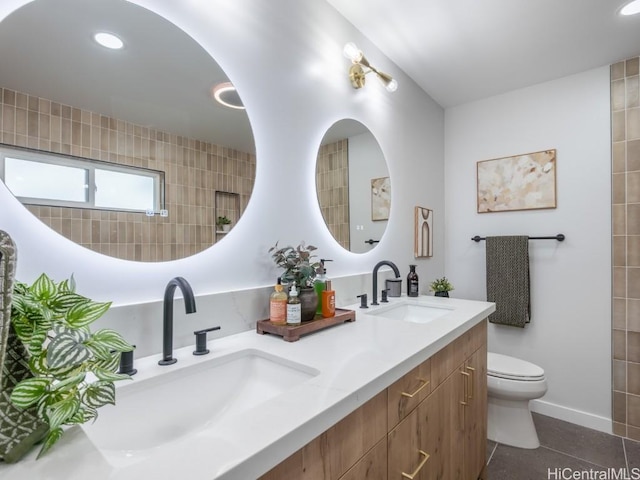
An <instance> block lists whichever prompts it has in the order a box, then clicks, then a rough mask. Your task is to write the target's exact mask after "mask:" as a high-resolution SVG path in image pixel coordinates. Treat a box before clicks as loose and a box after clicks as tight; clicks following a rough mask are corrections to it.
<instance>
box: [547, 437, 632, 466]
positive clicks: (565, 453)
mask: <svg viewBox="0 0 640 480" xmlns="http://www.w3.org/2000/svg"><path fill="white" fill-rule="evenodd" d="M623 445H624V443H623ZM540 448H546V449H547V450H551V451H552V452H556V453H559V454H561V455H564V456H566V457H571V458H574V459H576V460H580V461H581V462H586V463H589V464H591V465H594V466H596V467H600V468H612V467H607V466H606V465H600V464H599V463H595V462H594V461H592V460H589V459H586V458H582V457H576V456H575V455H571V454H570V453H567V452H563V451H561V450H556V449H555V448H551V447H543V446H540ZM625 458H626V457H625Z"/></svg>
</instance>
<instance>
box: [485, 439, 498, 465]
mask: <svg viewBox="0 0 640 480" xmlns="http://www.w3.org/2000/svg"><path fill="white" fill-rule="evenodd" d="M497 449H498V444H497V443H496V444H495V445H494V446H493V450H491V455H489V459H488V460H487V465H489V462H490V461H491V459H492V458H493V454H494V453H496V450H497Z"/></svg>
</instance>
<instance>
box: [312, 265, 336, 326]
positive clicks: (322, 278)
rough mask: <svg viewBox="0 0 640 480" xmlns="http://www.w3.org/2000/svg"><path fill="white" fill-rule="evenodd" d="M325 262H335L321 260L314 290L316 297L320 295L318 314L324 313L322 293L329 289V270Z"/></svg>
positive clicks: (314, 282)
mask: <svg viewBox="0 0 640 480" xmlns="http://www.w3.org/2000/svg"><path fill="white" fill-rule="evenodd" d="M324 262H333V260H329V259H327V258H321V259H320V266H319V267H318V270H317V276H316V278H315V280H314V281H313V288H314V290H315V291H316V295H318V307H317V308H316V313H317V314H321V313H322V301H323V297H322V292H324V291H325V290H326V289H327V280H328V279H327V269H326V267H325V266H324Z"/></svg>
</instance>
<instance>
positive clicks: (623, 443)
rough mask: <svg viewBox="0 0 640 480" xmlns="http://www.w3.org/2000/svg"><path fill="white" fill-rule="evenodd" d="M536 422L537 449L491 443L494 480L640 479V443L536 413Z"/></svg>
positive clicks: (489, 455)
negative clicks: (538, 444) (538, 442)
mask: <svg viewBox="0 0 640 480" xmlns="http://www.w3.org/2000/svg"><path fill="white" fill-rule="evenodd" d="M533 420H534V422H535V424H536V429H537V430H538V438H539V439H540V448H538V449H536V450H525V449H520V448H513V447H509V446H507V445H501V444H497V443H495V442H492V441H489V442H488V445H487V459H488V466H487V477H488V478H489V479H490V480H565V479H573V478H579V479H591V478H593V479H606V480H609V479H620V480H633V479H640V443H638V442H634V441H632V440H628V439H623V438H620V437H616V436H613V435H608V434H606V433H602V432H598V431H596V430H591V429H588V428H585V427H581V426H578V425H574V424H572V423H568V422H564V421H562V420H557V419H555V418H551V417H546V416H544V415H539V414H536V413H534V414H533ZM576 472H577V473H576Z"/></svg>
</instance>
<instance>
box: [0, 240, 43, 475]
mask: <svg viewBox="0 0 640 480" xmlns="http://www.w3.org/2000/svg"><path fill="white" fill-rule="evenodd" d="M15 267H16V248H15V245H14V244H13V241H12V240H11V237H9V235H8V234H7V233H5V232H3V231H2V230H0V460H2V461H4V462H7V463H11V462H15V461H17V460H19V459H20V458H21V457H22V456H23V455H24V454H25V453H27V452H28V451H29V449H30V448H31V447H32V446H33V444H34V443H35V442H37V441H38V440H41V439H42V438H44V436H45V435H46V433H47V431H48V429H49V426H48V425H47V424H45V423H43V422H41V421H40V420H38V417H37V412H36V409H35V407H32V408H28V409H26V410H23V409H20V408H17V407H15V406H14V405H13V404H12V403H11V401H10V400H9V399H10V397H11V392H12V391H13V388H14V387H15V386H16V385H17V384H18V382H20V381H21V380H23V379H25V378H29V377H31V376H32V374H31V371H30V370H29V359H28V354H27V350H26V348H25V347H24V345H23V344H22V342H21V341H20V339H19V338H18V336H17V335H16V334H15V331H14V330H13V326H12V325H11V295H12V293H13V283H14V276H15Z"/></svg>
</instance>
